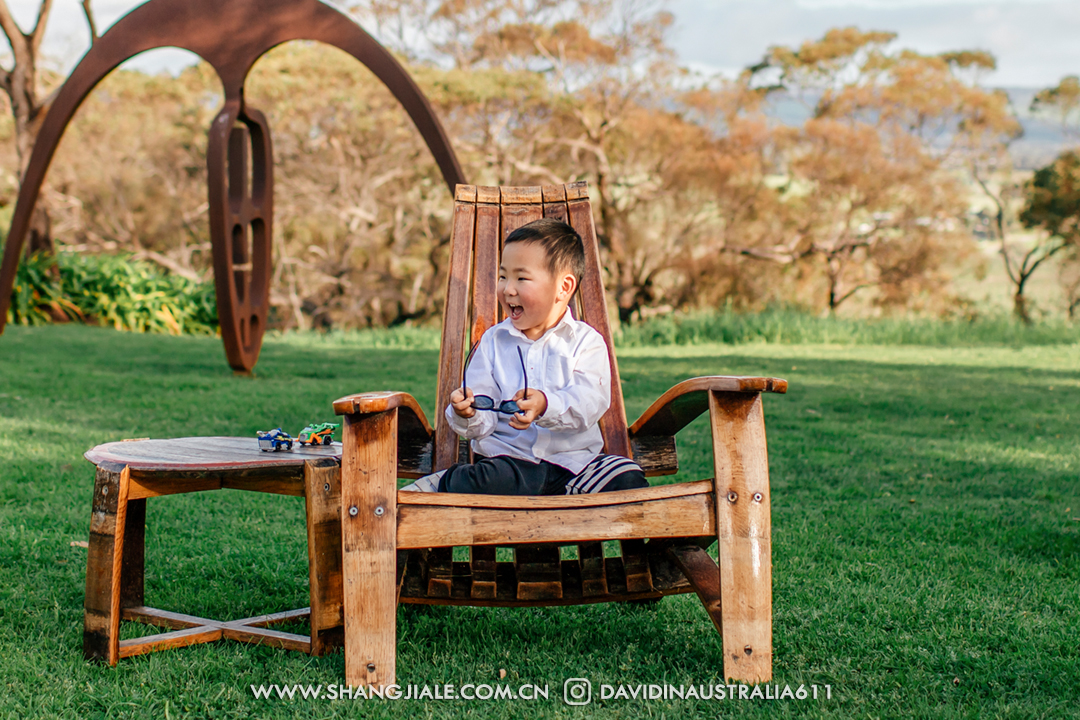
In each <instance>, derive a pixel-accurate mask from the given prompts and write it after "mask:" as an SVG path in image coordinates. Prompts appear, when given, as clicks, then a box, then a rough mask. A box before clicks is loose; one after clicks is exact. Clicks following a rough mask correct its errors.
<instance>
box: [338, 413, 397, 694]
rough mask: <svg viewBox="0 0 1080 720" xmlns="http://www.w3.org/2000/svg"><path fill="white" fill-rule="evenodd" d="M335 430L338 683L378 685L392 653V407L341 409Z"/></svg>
mask: <svg viewBox="0 0 1080 720" xmlns="http://www.w3.org/2000/svg"><path fill="white" fill-rule="evenodd" d="M343 435H344V437H343V447H342V455H341V542H342V577H343V578H344V588H343V590H344V592H343V595H344V604H345V607H344V610H345V682H346V683H348V684H349V685H351V686H359V685H372V686H374V685H383V686H386V685H391V684H393V683H394V682H395V675H396V668H395V665H396V652H397V584H396V579H397V572H396V571H397V548H396V545H397V410H396V409H394V410H390V411H387V412H383V413H378V414H374V415H346V416H345V427H344V433H343Z"/></svg>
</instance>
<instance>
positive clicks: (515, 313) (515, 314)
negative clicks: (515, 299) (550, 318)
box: [506, 303, 525, 320]
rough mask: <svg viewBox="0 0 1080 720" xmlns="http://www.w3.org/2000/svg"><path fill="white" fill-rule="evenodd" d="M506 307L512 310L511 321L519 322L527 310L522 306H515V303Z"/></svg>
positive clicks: (507, 304)
mask: <svg viewBox="0 0 1080 720" xmlns="http://www.w3.org/2000/svg"><path fill="white" fill-rule="evenodd" d="M506 307H507V308H508V309H509V310H510V319H511V320H517V319H518V318H519V317H521V316H522V314H524V312H525V308H523V307H521V306H520V305H514V304H513V303H506Z"/></svg>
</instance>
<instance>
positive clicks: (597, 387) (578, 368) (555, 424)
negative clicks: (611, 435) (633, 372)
mask: <svg viewBox="0 0 1080 720" xmlns="http://www.w3.org/2000/svg"><path fill="white" fill-rule="evenodd" d="M543 391H544V395H545V396H546V397H547V404H548V406H547V410H545V411H544V414H543V415H541V416H540V417H539V418H537V420H536V424H537V425H538V426H539V427H542V428H547V429H548V430H554V431H573V432H583V431H585V430H587V429H588V428H590V427H592V426H594V425H596V424H597V423H598V422H600V418H601V417H603V415H604V413H605V412H607V409H608V406H610V405H611V364H610V361H609V359H608V351H607V344H606V343H605V342H604V338H603V337H602V336H601V335H600V334H599V333H597V334H595V335H590V336H589V337H588V338H587V339H586V340H585V341H584V342H583V343H582V345H581V347H580V349H579V351H578V352H577V354H576V357H575V362H574V372H573V375H572V376H571V378H570V382H568V383H567V384H566V385H565V386H563V387H561V388H557V389H550V390H549V389H548V388H543Z"/></svg>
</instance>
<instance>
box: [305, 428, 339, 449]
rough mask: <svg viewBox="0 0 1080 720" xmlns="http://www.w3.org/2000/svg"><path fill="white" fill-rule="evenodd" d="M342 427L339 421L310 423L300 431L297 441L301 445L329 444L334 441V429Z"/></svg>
mask: <svg viewBox="0 0 1080 720" xmlns="http://www.w3.org/2000/svg"><path fill="white" fill-rule="evenodd" d="M339 427H341V425H340V424H338V423H319V424H318V425H308V426H307V427H306V428H304V429H303V430H301V431H300V434H299V435H298V436H297V437H296V441H297V442H298V443H300V444H301V445H329V444H330V443H332V442H333V441H334V438H333V435H334V429H335V428H339Z"/></svg>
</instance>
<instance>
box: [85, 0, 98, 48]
mask: <svg viewBox="0 0 1080 720" xmlns="http://www.w3.org/2000/svg"><path fill="white" fill-rule="evenodd" d="M82 9H83V15H85V16H86V24H87V25H88V26H89V27H90V46H91V47H93V45H94V43H96V42H97V39H98V31H97V23H96V22H94V11H93V9H92V8H91V7H90V0H82Z"/></svg>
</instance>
